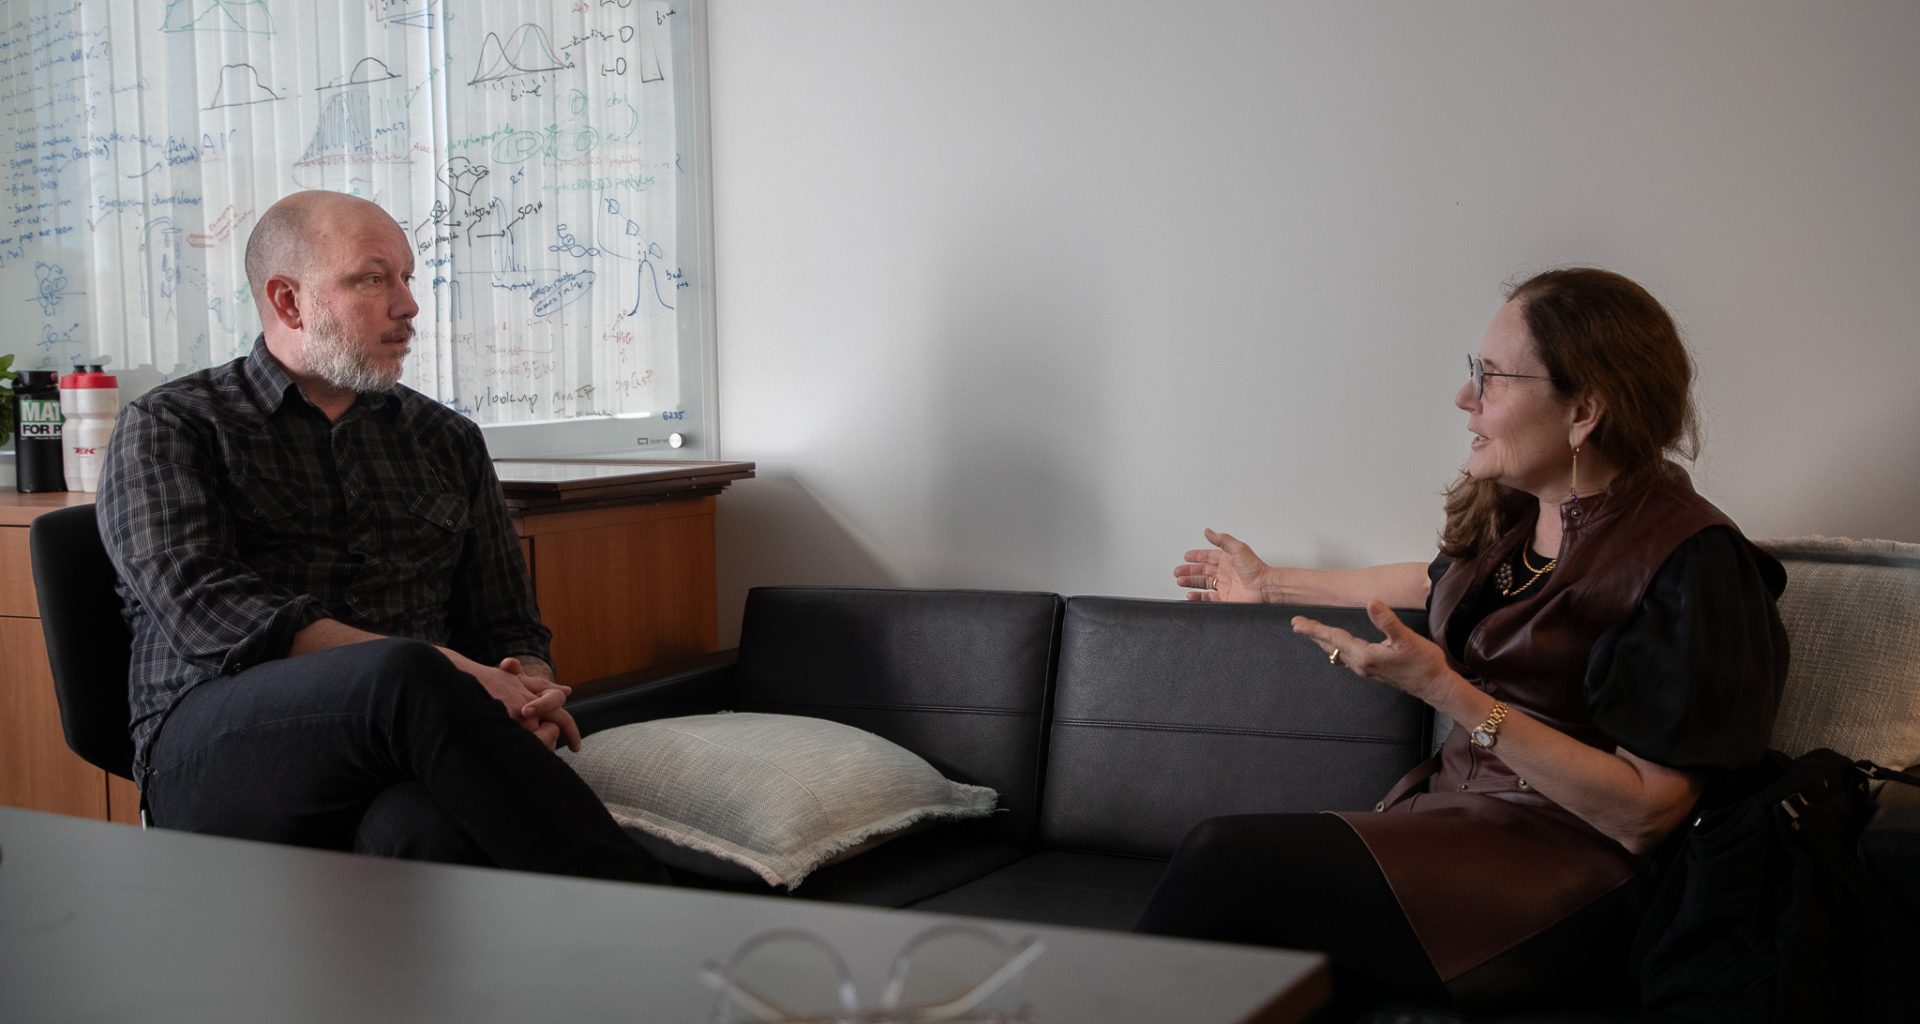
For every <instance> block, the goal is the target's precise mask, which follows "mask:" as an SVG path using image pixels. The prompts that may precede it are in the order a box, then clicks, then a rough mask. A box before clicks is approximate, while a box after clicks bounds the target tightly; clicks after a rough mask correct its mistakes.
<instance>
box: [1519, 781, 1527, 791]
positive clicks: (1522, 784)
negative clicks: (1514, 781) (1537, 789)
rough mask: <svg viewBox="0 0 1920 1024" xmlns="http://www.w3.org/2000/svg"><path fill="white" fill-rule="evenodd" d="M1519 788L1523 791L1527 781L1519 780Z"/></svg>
mask: <svg viewBox="0 0 1920 1024" xmlns="http://www.w3.org/2000/svg"><path fill="white" fill-rule="evenodd" d="M1520 788H1521V789H1525V788H1527V780H1525V779H1521V780H1520Z"/></svg>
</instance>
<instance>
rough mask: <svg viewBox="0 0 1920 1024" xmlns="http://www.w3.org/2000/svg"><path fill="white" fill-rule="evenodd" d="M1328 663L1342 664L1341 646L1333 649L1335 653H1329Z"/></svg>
mask: <svg viewBox="0 0 1920 1024" xmlns="http://www.w3.org/2000/svg"><path fill="white" fill-rule="evenodd" d="M1327 664H1329V665H1338V664H1340V648H1338V647H1335V648H1334V649H1333V653H1332V654H1329V655H1327Z"/></svg>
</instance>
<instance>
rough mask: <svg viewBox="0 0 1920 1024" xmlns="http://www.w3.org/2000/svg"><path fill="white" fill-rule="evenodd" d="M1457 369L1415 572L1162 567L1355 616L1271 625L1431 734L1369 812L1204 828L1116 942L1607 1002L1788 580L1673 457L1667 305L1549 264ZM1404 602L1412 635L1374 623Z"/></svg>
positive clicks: (1686, 365) (1776, 647)
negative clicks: (1406, 701)
mask: <svg viewBox="0 0 1920 1024" xmlns="http://www.w3.org/2000/svg"><path fill="white" fill-rule="evenodd" d="M1467 362H1468V380H1467V382H1466V384H1465V385H1463V386H1462V387H1461V388H1460V390H1459V392H1458V393H1457V394H1456V395H1455V396H1454V404H1455V405H1456V406H1458V407H1459V408H1460V410H1461V411H1463V412H1465V413H1466V414H1467V422H1466V426H1467V430H1468V432H1469V433H1470V434H1471V435H1472V439H1471V441H1470V443H1469V446H1468V455H1467V462H1466V466H1465V468H1464V471H1463V472H1462V474H1461V476H1460V478H1459V479H1458V481H1457V482H1456V483H1455V484H1454V485H1453V487H1452V488H1451V489H1450V490H1449V491H1448V493H1447V500H1446V522H1445V525H1444V526H1443V527H1442V529H1441V531H1440V544H1439V548H1440V553H1439V557H1437V558H1436V559H1435V560H1434V561H1433V562H1432V563H1431V564H1430V565H1422V564H1420V563H1417V562H1408V563H1401V564H1397V565H1383V566H1375V567H1372V568H1368V569H1357V570H1310V569H1290V568H1279V567H1273V566H1268V565H1267V564H1266V563H1264V562H1263V561H1261V560H1260V558H1259V557H1258V556H1257V555H1255V554H1254V552H1253V551H1252V549H1250V548H1248V547H1247V545H1245V544H1244V543H1242V542H1240V541H1239V540H1237V539H1235V538H1233V537H1231V536H1229V535H1227V534H1220V533H1215V532H1213V531H1211V530H1209V531H1207V539H1208V540H1209V541H1210V542H1211V546H1210V547H1208V548H1202V549H1197V550H1194V551H1189V552H1188V553H1187V556H1186V560H1185V562H1184V563H1183V564H1182V565H1181V566H1180V567H1179V568H1177V569H1176V570H1175V571H1174V576H1175V578H1176V580H1177V581H1178V582H1179V584H1180V585H1181V586H1184V587H1188V588H1190V589H1192V590H1193V591H1194V592H1193V593H1190V594H1189V595H1188V596H1189V598H1191V599H1196V600H1220V601H1270V602H1276V603H1287V604H1297V605H1343V606H1363V607H1365V608H1366V609H1367V611H1368V615H1369V617H1370V619H1371V620H1372V622H1373V623H1374V625H1375V626H1377V627H1378V628H1379V629H1380V630H1381V631H1382V633H1383V634H1384V637H1383V639H1381V640H1379V641H1371V640H1368V639H1365V638H1361V637H1356V636H1354V635H1352V634H1350V633H1348V632H1346V631H1345V630H1341V629H1336V628H1332V627H1329V626H1327V625H1324V624H1322V623H1320V622H1317V621H1314V620H1312V619H1310V618H1305V617H1300V618H1296V619H1294V621H1293V627H1294V630H1295V632H1297V633H1300V634H1301V635H1302V636H1304V637H1306V638H1307V639H1309V640H1311V641H1312V642H1313V643H1315V644H1317V645H1319V647H1320V648H1321V650H1323V651H1325V652H1327V655H1328V658H1329V660H1330V661H1331V662H1332V663H1333V664H1335V665H1344V666H1347V667H1348V668H1350V669H1351V670H1352V671H1353V672H1355V673H1356V674H1358V675H1361V676H1364V677H1366V678H1368V679H1373V680H1377V681H1379V682H1383V683H1386V684H1388V685H1390V686H1393V687H1395V688H1397V689H1400V690H1402V691H1404V692H1406V693H1408V694H1410V695H1412V696H1414V697H1416V698H1418V699H1420V700H1422V701H1424V702H1425V703H1427V704H1428V705H1430V706H1431V707H1432V708H1433V709H1434V711H1435V713H1436V715H1438V716H1441V717H1444V718H1445V719H1448V720H1450V721H1451V722H1452V723H1453V724H1454V725H1455V726H1457V728H1454V729H1453V730H1452V732H1451V733H1450V734H1449V735H1448V736H1447V738H1446V741H1445V743H1444V744H1443V745H1442V747H1441V750H1440V753H1439V754H1438V755H1436V757H1435V758H1434V759H1432V760H1431V761H1429V762H1428V763H1426V764H1425V765H1422V766H1420V767H1419V768H1417V769H1415V771H1414V772H1412V773H1410V774H1409V775H1408V776H1407V777H1406V778H1405V779H1403V780H1402V781H1401V783H1400V784H1398V785H1396V786H1395V787H1394V789H1393V790H1392V792H1390V793H1389V794H1387V796H1386V798H1385V799H1383V800H1382V801H1381V803H1380V805H1379V806H1378V807H1377V808H1376V809H1375V810H1373V811H1369V812H1340V813H1338V814H1329V815H1313V814H1289V815H1247V816H1238V817H1232V818H1221V819H1214V820H1212V821H1209V822H1205V823H1203V824H1202V825H1201V826H1200V827H1198V828H1196V829H1195V830H1194V832H1193V834H1192V835H1190V836H1189V837H1188V838H1187V840H1186V842H1185V843H1184V844H1183V845H1182V847H1181V849H1180V851H1179V852H1178V853H1177V854H1176V856H1175V858H1174V860H1173V862H1172V864H1170V865H1169V867H1168V870H1167V874H1166V876H1165V877H1164V878H1163V880H1162V882H1161V885H1160V887H1159V889H1158V890H1157V891H1156V892H1155V895H1154V899H1153V901H1152V903H1151V905H1150V906H1149V908H1148V910H1147V912H1146V914H1145V915H1144V917H1143V918H1142V920H1141V924H1140V927H1141V929H1142V930H1145V931H1152V932H1157V933H1163V934H1177V935H1188V936H1195V937H1205V938H1216V939H1226V940H1233V941H1242V942H1261V943H1270V944H1274V945H1285V946H1293V947H1298V948H1310V949H1321V950H1324V951H1326V952H1327V954H1328V955H1329V957H1330V958H1331V959H1332V960H1333V962H1334V965H1335V968H1336V972H1337V975H1338V976H1339V977H1340V978H1342V979H1343V980H1344V981H1345V982H1346V983H1347V984H1348V985H1359V986H1364V987H1376V986H1384V987H1388V988H1393V989H1399V990H1402V991H1406V992H1409V993H1412V994H1416V995H1423V996H1450V997H1452V998H1454V999H1456V1000H1458V1001H1461V1002H1466V1003H1474V1004H1482V1005H1485V1004H1489V1003H1509V1002H1522V1001H1528V1000H1531V999H1536V998H1545V997H1549V996H1551V997H1552V998H1554V999H1557V1000H1559V1001H1562V1002H1564V1001H1567V1000H1569V999H1573V998H1579V997H1580V996H1581V995H1582V994H1593V995H1598V994H1599V993H1601V992H1603V991H1607V992H1611V991H1612V990H1614V989H1615V988H1616V987H1617V986H1618V985H1619V984H1620V983H1621V982H1622V981H1623V973H1624V972H1623V967H1624V961H1625V955H1626V951H1627V946H1628V944H1629V941H1630V938H1631V934H1632V928H1633V926H1634V925H1635V923H1636V922H1637V917H1638V910H1639V906H1640V904H1641V902H1642V901H1643V900H1644V897H1645V894H1646V891H1647V886H1648V884H1649V881H1650V879H1651V877H1652V875H1653V874H1654V872H1655V869H1656V865H1657V864H1658V863H1659V859H1660V858H1659V857H1658V856H1657V854H1658V852H1659V850H1660V849H1661V847H1662V844H1663V843H1664V841H1665V840H1666V839H1667V838H1668V837H1669V836H1670V835H1672V834H1673V832H1674V830H1675V829H1676V827H1677V826H1679V825H1680V824H1681V823H1682V822H1683V821H1685V820H1687V817H1688V815H1689V813H1690V812H1691V811H1692V810H1693V807H1694V805H1695V803H1696V802H1697V801H1698V800H1699V798H1700V794H1701V792H1702V789H1703V786H1704V784H1705V782H1706V781H1707V780H1708V779H1709V778H1711V777H1712V776H1713V775H1714V773H1716V772H1719V771H1723V770H1727V769H1733V768H1738V767H1741V766H1744V765H1746V764H1749V763H1751V762H1753V761H1754V760H1757V759H1758V758H1759V756H1760V754H1761V753H1762V752H1763V751H1764V750H1765V748H1766V745H1767V738H1768V734H1769V732H1770V730H1771V726H1772V721H1773V715H1774V710H1775V707H1776V705H1777V703H1778V699H1779V693H1780V688H1781V686H1782V684H1783V682H1784V680H1785V676H1786V666H1787V642H1786V636H1785V634H1784V632H1783V631H1782V630H1781V627H1780V622H1779V617H1778V615H1777V613H1776V611H1775V608H1774V599H1775V598H1776V597H1778V595H1779V593H1780V591H1781V590H1782V588H1783V587H1784V586H1785V573H1784V571H1783V570H1782V569H1781V567H1780V564H1779V563H1778V562H1777V561H1775V560H1774V559H1773V558H1772V557H1770V556H1768V555H1767V554H1765V553H1764V552H1762V551H1760V550H1759V549H1758V548H1756V547H1754V546H1753V545H1752V544H1750V543H1749V542H1748V541H1747V540H1746V538H1745V537H1744V536H1742V535H1741V533H1740V531H1739V529H1738V528H1737V527H1736V526H1734V524H1733V522H1732V521H1731V520H1729V519H1728V518H1727V517H1726V516H1725V515H1724V514H1723V513H1721V512H1720V511H1719V510H1718V509H1716V508H1715V507H1714V506H1713V505H1712V504H1710V503H1708V502H1707V501H1706V500H1705V499H1704V498H1702V497H1700V496H1699V495H1698V494H1697V493H1695V492H1694V490H1693V487H1692V485H1691V483H1690V482H1689V479H1688V477H1687V474H1686V472H1685V471H1684V470H1682V469H1681V468H1680V467H1679V466H1678V465H1677V464H1676V463H1675V462H1673V461H1672V460H1671V459H1670V457H1669V456H1671V455H1679V456H1683V457H1686V458H1689V459H1691V458H1692V457H1693V456H1694V455H1695V454H1696V453H1697V449H1698V429H1697V425H1696V421H1695V413H1694V408H1693V400H1692V376H1693V367H1692V360H1691V359H1690V358H1689V356H1688V354H1687V351H1686V348H1685V346H1684V345H1683V344H1682V343H1681V341H1680V337H1679V334H1678V332H1677V331H1676V330H1675V328H1674V325H1673V321H1672V319H1671V318H1670V317H1669V316H1668V315H1667V312H1666V310H1665V309H1663V308H1662V307H1661V306H1660V304H1659V302H1657V301H1656V300H1655V299H1654V298H1653V296H1651V295H1649V294H1648V293H1647V292H1646V290H1645V289H1643V288H1641V287H1640V286H1639V285H1637V284H1635V283H1633V282H1632V281H1630V280H1628V279H1626V278H1624V277H1621V276H1620V275H1618V274H1613V273H1610V272H1607V271H1603V270H1597V269H1591V268H1571V269H1561V270H1552V271H1548V272H1546V273H1543V274H1539V275H1537V276H1535V277H1533V278H1530V279H1529V280H1527V281H1525V282H1524V283H1522V284H1520V285H1519V286H1518V287H1516V288H1514V289H1513V290H1512V292H1510V293H1509V295H1508V301H1507V302H1506V304H1505V305H1504V306H1502V307H1501V308H1500V310H1499V312H1498V313H1497V314H1496V315H1495V316H1494V318H1493V322H1492V324H1491V325H1490V326H1489V328H1488V329H1487V333H1486V337H1485V339H1484V340H1483V341H1482V343H1481V346H1480V351H1479V352H1478V353H1476V354H1474V355H1470V356H1468V357H1467ZM1419 605H1425V606H1426V608H1427V611H1428V624H1429V628H1430V633H1431V636H1432V639H1428V638H1427V637H1424V636H1421V635H1420V634H1418V633H1416V632H1414V631H1413V630H1411V629H1409V628H1408V627H1407V626H1405V625H1404V624H1403V623H1401V622H1400V620H1399V619H1398V618H1397V617H1395V616H1394V614H1393V613H1392V612H1391V611H1390V610H1389V609H1390V607H1395V606H1398V607H1411V606H1419Z"/></svg>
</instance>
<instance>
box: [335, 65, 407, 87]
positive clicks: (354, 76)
mask: <svg viewBox="0 0 1920 1024" xmlns="http://www.w3.org/2000/svg"><path fill="white" fill-rule="evenodd" d="M399 77H400V73H399V72H398V71H395V70H393V69H392V68H389V67H387V62H386V61H383V60H381V59H380V58H378V57H363V58H361V60H360V63H358V64H355V65H354V66H353V70H352V71H349V72H347V73H346V74H344V75H341V76H340V77H339V78H336V79H334V80H333V81H331V82H328V83H327V84H325V85H323V86H320V87H319V88H320V89H339V88H342V87H345V86H349V85H372V84H373V83H375V82H389V81H392V80H393V79H396V78H399Z"/></svg>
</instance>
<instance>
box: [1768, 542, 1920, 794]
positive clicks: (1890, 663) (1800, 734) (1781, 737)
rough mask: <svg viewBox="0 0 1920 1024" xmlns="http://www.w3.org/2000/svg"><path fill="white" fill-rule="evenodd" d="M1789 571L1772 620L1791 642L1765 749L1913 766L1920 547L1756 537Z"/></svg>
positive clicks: (1917, 745)
mask: <svg viewBox="0 0 1920 1024" xmlns="http://www.w3.org/2000/svg"><path fill="white" fill-rule="evenodd" d="M1759 544H1760V546H1761V547H1763V548H1765V549H1767V550H1768V551H1769V552H1772V554H1773V556H1774V557H1775V558H1778V559H1780V561H1781V562H1782V563H1784V564H1785V565H1786V567H1787V590H1786V593H1784V594H1782V595H1781V597H1780V619H1781V621H1782V622H1783V623H1784V624H1785V625H1786V628H1787V636H1788V638H1789V640H1790V641H1791V643H1792V645H1793V660H1792V664H1791V667H1790V668H1789V669H1788V671H1787V690H1786V694H1785V696H1784V697H1783V698H1782V699H1781V702H1780V712H1779V715H1778V717H1777V718H1775V720H1774V726H1773V745H1774V746H1775V747H1776V748H1778V749H1779V750H1781V751H1784V752H1785V753H1787V754H1791V755H1796V756H1797V755H1799V754H1801V753H1804V752H1806V751H1808V750H1811V749H1813V748H1814V747H1832V748H1833V749H1835V750H1838V751H1839V752H1841V753H1842V754H1846V755H1848V756H1849V757H1865V758H1871V759H1873V760H1875V761H1878V762H1880V763H1881V764H1883V765H1887V766H1889V767H1894V768H1905V767H1908V766H1910V765H1913V764H1916V763H1920V544H1907V543H1902V542H1900V541H1891V540H1848V539H1846V538H1840V537H1795V538H1791V539H1787V540H1763V541H1760V542H1759Z"/></svg>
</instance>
